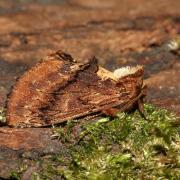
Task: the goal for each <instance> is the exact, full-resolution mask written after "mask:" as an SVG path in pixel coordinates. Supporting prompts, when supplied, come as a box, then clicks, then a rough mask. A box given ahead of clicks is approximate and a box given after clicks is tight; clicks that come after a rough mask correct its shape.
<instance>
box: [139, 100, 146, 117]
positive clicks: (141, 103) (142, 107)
mask: <svg viewBox="0 0 180 180" xmlns="http://www.w3.org/2000/svg"><path fill="white" fill-rule="evenodd" d="M137 104H138V111H139V113H140V115H141V116H142V117H143V118H144V119H147V118H146V115H145V111H144V100H143V97H141V98H140V99H138V101H137Z"/></svg>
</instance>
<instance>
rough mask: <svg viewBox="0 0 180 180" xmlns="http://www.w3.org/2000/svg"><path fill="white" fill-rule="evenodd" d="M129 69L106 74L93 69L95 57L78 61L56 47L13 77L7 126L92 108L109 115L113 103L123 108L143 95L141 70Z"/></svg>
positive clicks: (54, 119) (36, 123) (59, 118)
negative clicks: (18, 75)
mask: <svg viewBox="0 0 180 180" xmlns="http://www.w3.org/2000/svg"><path fill="white" fill-rule="evenodd" d="M131 69H132V70H131ZM131 69H129V68H124V69H122V70H116V71H115V72H114V73H112V72H109V71H107V70H105V69H103V68H101V67H99V66H98V63H97V59H96V58H95V57H93V58H91V59H89V60H87V61H86V62H85V63H78V62H76V61H75V60H74V59H73V58H72V57H71V56H70V55H68V54H66V53H64V52H62V51H58V52H56V53H55V54H52V55H50V56H48V57H46V58H44V59H43V60H42V61H41V62H39V63H38V64H37V65H36V66H34V67H33V68H31V69H30V70H29V71H27V72H26V73H25V74H24V75H23V76H22V77H21V78H20V79H19V80H18V81H17V83H16V84H15V86H14V88H13V90H12V92H11V94H10V96H9V98H8V102H7V124H8V125H9V126H12V127H40V126H47V125H51V124H57V123H61V122H64V121H67V120H70V119H75V118H80V117H83V116H86V115H91V114H93V113H97V112H103V113H105V112H108V114H109V112H113V111H110V109H111V108H113V107H116V108H118V110H119V111H125V110H129V109H131V108H132V107H133V106H134V105H135V104H138V103H137V102H138V101H140V99H141V98H142V96H143V91H142V89H143V81H142V76H143V68H142V67H141V66H137V67H135V68H131ZM121 72H122V73H121Z"/></svg>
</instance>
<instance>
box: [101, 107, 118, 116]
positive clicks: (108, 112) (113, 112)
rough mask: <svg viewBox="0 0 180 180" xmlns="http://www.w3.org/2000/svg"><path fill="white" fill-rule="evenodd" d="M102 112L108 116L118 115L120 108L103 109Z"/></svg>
mask: <svg viewBox="0 0 180 180" xmlns="http://www.w3.org/2000/svg"><path fill="white" fill-rule="evenodd" d="M101 112H102V113H103V114H105V115H107V116H112V117H116V114H117V113H118V112H119V109H117V108H109V109H103V110H102V111H101Z"/></svg>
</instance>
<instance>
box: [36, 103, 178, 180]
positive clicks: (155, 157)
mask: <svg viewBox="0 0 180 180" xmlns="http://www.w3.org/2000/svg"><path fill="white" fill-rule="evenodd" d="M145 114H146V118H147V119H146V120H145V119H143V118H142V117H141V116H140V114H139V112H138V111H136V112H134V113H132V114H126V113H119V114H118V115H117V117H116V118H114V119H111V118H103V119H100V120H99V121H97V122H91V123H88V124H85V125H82V126H81V132H79V134H78V136H74V135H73V133H72V132H73V128H74V127H76V126H77V124H78V123H77V122H76V123H72V122H71V123H68V124H67V128H66V126H65V127H63V128H60V127H56V128H55V129H53V130H54V131H55V137H60V139H62V136H63V137H64V135H65V138H64V139H63V143H64V145H65V147H66V148H65V149H64V151H63V152H62V151H61V152H60V153H59V154H56V155H53V156H50V157H48V158H46V159H43V160H42V161H41V170H40V171H39V172H36V173H37V174H38V176H39V177H40V178H41V179H59V178H62V179H70V180H73V179H78V180H81V179H83V180H84V179H89V180H95V179H98V180H101V179H102V180H106V179H107V180H111V179H157V178H158V179H174V180H175V179H178V177H180V171H179V168H180V162H179V160H180V157H179V156H178V152H179V149H180V127H179V126H178V124H179V121H178V118H177V117H175V116H174V115H173V114H172V113H170V112H168V111H166V110H162V109H156V108H154V107H153V106H151V105H145Z"/></svg>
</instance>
